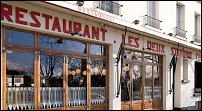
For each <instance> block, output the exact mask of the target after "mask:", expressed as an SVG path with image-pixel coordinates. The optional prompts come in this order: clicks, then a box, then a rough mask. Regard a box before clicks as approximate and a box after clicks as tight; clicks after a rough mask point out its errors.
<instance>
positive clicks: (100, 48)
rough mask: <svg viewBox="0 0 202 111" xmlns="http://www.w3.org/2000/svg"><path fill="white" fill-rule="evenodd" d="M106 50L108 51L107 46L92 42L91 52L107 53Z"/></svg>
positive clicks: (97, 53) (96, 53)
mask: <svg viewBox="0 0 202 111" xmlns="http://www.w3.org/2000/svg"><path fill="white" fill-rule="evenodd" d="M105 52H106V48H105V46H101V45H95V44H90V54H95V55H106V54H105Z"/></svg>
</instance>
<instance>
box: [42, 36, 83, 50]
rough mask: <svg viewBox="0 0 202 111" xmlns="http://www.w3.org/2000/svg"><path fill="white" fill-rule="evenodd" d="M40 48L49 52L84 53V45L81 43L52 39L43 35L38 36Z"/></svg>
mask: <svg viewBox="0 0 202 111" xmlns="http://www.w3.org/2000/svg"><path fill="white" fill-rule="evenodd" d="M40 47H41V48H47V49H51V50H62V51H70V52H78V53H86V44H84V43H82V42H77V41H71V40H65V39H61V38H53V37H48V36H44V35H40Z"/></svg>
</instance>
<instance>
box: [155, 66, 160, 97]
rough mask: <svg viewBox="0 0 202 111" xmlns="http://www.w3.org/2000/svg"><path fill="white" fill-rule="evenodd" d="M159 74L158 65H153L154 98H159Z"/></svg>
mask: <svg viewBox="0 0 202 111" xmlns="http://www.w3.org/2000/svg"><path fill="white" fill-rule="evenodd" d="M160 83H161V82H160V76H159V66H154V98H157V99H160V98H161V84H160Z"/></svg>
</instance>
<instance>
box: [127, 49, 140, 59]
mask: <svg viewBox="0 0 202 111" xmlns="http://www.w3.org/2000/svg"><path fill="white" fill-rule="evenodd" d="M124 59H130V60H136V61H141V60H142V53H139V52H135V51H129V50H125V53H124Z"/></svg>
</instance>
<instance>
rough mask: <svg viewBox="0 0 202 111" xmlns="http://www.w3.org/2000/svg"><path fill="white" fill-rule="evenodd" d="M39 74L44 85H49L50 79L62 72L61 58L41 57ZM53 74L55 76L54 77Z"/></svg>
mask: <svg viewBox="0 0 202 111" xmlns="http://www.w3.org/2000/svg"><path fill="white" fill-rule="evenodd" d="M40 61H41V64H40V70H41V71H40V73H41V76H43V78H45V80H46V85H47V86H49V85H50V81H49V80H50V79H51V78H52V77H53V76H57V74H58V73H59V72H62V62H63V61H62V57H61V56H58V55H41V57H40ZM54 74H55V75H54Z"/></svg>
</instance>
